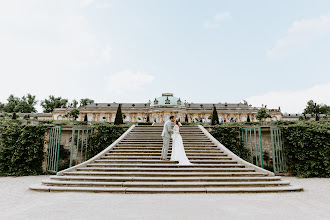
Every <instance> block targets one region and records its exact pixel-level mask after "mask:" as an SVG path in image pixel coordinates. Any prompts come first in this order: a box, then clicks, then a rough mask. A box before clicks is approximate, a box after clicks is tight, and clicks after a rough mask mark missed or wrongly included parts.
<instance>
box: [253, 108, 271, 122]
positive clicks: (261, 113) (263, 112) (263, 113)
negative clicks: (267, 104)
mask: <svg viewBox="0 0 330 220" xmlns="http://www.w3.org/2000/svg"><path fill="white" fill-rule="evenodd" d="M256 118H257V119H258V120H259V121H262V120H263V119H265V118H271V116H270V114H268V113H267V110H266V109H265V108H261V109H259V110H258V113H257V115H256Z"/></svg>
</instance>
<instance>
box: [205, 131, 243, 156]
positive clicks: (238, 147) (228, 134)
mask: <svg viewBox="0 0 330 220" xmlns="http://www.w3.org/2000/svg"><path fill="white" fill-rule="evenodd" d="M210 134H211V135H212V136H213V137H214V138H216V139H217V140H218V141H219V142H220V143H221V144H223V145H224V146H225V147H226V148H228V149H229V150H230V151H232V152H233V153H234V154H236V155H237V156H239V157H240V158H242V159H244V160H247V159H248V158H247V157H248V150H247V149H246V148H245V147H244V146H243V143H242V142H241V140H240V127H230V126H225V125H216V126H214V128H213V129H212V131H211V132H210Z"/></svg>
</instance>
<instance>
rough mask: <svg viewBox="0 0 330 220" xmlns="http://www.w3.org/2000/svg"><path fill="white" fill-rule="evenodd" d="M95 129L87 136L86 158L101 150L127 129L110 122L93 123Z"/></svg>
mask: <svg viewBox="0 0 330 220" xmlns="http://www.w3.org/2000/svg"><path fill="white" fill-rule="evenodd" d="M95 129H96V131H97V132H95V133H93V134H92V135H91V136H90V138H89V140H90V143H89V146H90V147H89V149H88V153H87V157H88V158H91V157H93V156H95V155H96V154H98V153H100V152H101V151H103V150H104V149H105V148H107V147H108V146H109V145H111V144H112V143H113V142H114V141H115V140H117V139H118V138H119V137H120V136H121V135H122V134H123V133H124V132H125V131H126V130H127V128H125V127H122V126H117V125H110V124H99V125H95Z"/></svg>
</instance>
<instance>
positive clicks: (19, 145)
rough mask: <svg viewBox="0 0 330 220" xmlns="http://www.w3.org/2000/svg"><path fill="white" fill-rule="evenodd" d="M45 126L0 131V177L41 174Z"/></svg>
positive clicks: (17, 127)
mask: <svg viewBox="0 0 330 220" xmlns="http://www.w3.org/2000/svg"><path fill="white" fill-rule="evenodd" d="M46 130H47V127H45V126H40V125H38V126H27V125H24V126H17V125H16V126H11V127H8V128H7V129H4V130H3V131H2V145H1V150H0V175H6V176H19V175H36V174H41V173H42V161H43V159H44V153H43V147H44V143H43V142H44V134H45V131H46Z"/></svg>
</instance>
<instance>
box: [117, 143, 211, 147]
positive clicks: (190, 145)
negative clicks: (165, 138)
mask: <svg viewBox="0 0 330 220" xmlns="http://www.w3.org/2000/svg"><path fill="white" fill-rule="evenodd" d="M170 145H172V144H170ZM183 145H184V146H185V147H216V145H214V144H212V143H204V144H197V143H193V144H192V143H186V144H185V143H183ZM116 146H120V147H131V146H137V147H144V146H145V147H162V146H163V143H150V144H140V143H130V144H128V143H118V144H116Z"/></svg>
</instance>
